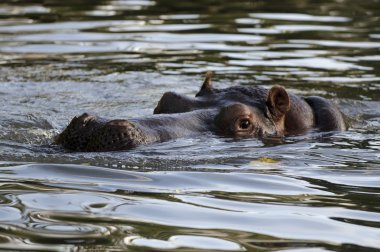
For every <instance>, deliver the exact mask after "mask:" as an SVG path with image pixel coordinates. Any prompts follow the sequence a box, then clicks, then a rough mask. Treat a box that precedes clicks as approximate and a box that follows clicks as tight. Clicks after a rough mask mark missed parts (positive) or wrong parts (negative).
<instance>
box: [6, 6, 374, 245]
mask: <svg viewBox="0 0 380 252" xmlns="http://www.w3.org/2000/svg"><path fill="white" fill-rule="evenodd" d="M379 6H380V2H379V1H377V0H365V1H360V2H359V1H354V0H337V1H302V2H300V1H292V0H285V1H221V0H220V1H207V0H205V1H193V2H189V1H182V2H181V1H180V2H179V1H163V0H156V1H149V0H138V1H126V0H116V1H109V0H96V1H65V2H62V1H55V0H51V1H45V2H44V3H43V4H42V3H41V1H26V0H18V1H5V2H4V1H2V2H1V3H0V106H1V108H2V109H1V110H0V248H1V249H6V250H11V249H15V250H28V251H30V250H38V251H43V250H46V251H51V250H57V251H78V250H79V251H82V250H83V251H87V250H91V249H93V251H94V250H96V249H98V250H99V251H104V250H113V251H126V250H127V251H202V250H204V251H223V250H224V251H313V252H314V251H376V250H379V249H380V242H379V241H380V211H379V209H380V203H379V202H380V135H379V129H380V112H379V111H380V64H379V62H380V28H379V27H380V18H379V17H380V8H379ZM209 70H212V71H214V72H215V80H214V85H215V86H217V87H230V86H235V85H260V86H263V87H267V88H269V87H270V86H272V85H274V84H281V85H283V86H285V87H286V88H287V89H288V90H290V91H291V92H294V93H296V94H299V95H320V96H323V97H326V98H329V99H331V100H333V102H335V103H336V104H338V106H339V107H340V108H341V109H342V111H344V112H345V114H346V115H347V116H348V117H349V119H350V123H351V128H350V130H349V131H347V132H341V133H337V132H334V133H326V134H317V133H313V134H308V135H306V136H299V137H289V138H286V139H284V141H283V142H282V143H273V142H271V143H267V142H262V141H260V140H255V139H249V140H242V141H236V140H234V139H229V138H221V137H217V136H214V135H212V134H207V135H202V136H199V137H195V138H191V139H188V138H185V139H177V140H173V141H169V142H165V143H157V144H153V145H150V146H141V147H138V148H136V149H133V150H130V151H120V152H101V153H73V152H68V151H65V150H63V149H61V148H60V147H59V146H54V145H52V141H53V138H54V136H55V135H56V134H57V133H59V132H60V131H61V130H62V129H63V128H64V127H65V126H66V125H67V123H68V122H69V120H70V119H71V118H72V117H73V116H75V115H78V114H81V113H83V112H90V113H94V114H97V115H101V116H103V117H107V118H110V119H116V118H132V117H140V116H147V115H151V114H152V112H153V108H154V107H155V105H156V103H157V101H158V100H159V98H160V97H161V95H162V94H163V93H164V92H166V91H176V92H178V93H182V94H186V95H190V96H193V95H195V93H196V92H197V91H198V89H199V87H200V85H201V83H202V79H203V74H204V73H205V72H206V71H209Z"/></svg>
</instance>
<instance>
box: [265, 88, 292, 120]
mask: <svg viewBox="0 0 380 252" xmlns="http://www.w3.org/2000/svg"><path fill="white" fill-rule="evenodd" d="M266 104H267V106H268V108H269V111H270V112H271V114H272V115H273V118H274V119H275V120H280V119H281V118H282V117H283V116H284V115H285V113H286V112H288V110H289V109H290V99H289V95H288V92H286V90H285V88H283V87H282V86H279V85H275V86H273V87H272V88H271V89H270V90H269V92H268V97H267V101H266Z"/></svg>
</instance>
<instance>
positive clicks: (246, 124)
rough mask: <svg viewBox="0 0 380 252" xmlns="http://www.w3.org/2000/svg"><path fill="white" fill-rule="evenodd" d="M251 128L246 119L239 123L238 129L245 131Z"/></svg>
mask: <svg viewBox="0 0 380 252" xmlns="http://www.w3.org/2000/svg"><path fill="white" fill-rule="evenodd" d="M250 126H251V122H250V121H249V120H248V119H243V120H241V121H240V122H239V128H240V129H243V130H246V129H248V128H249V127H250Z"/></svg>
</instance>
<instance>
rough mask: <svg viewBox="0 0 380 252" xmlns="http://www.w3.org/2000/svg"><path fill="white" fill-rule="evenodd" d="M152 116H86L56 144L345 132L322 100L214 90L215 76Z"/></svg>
mask: <svg viewBox="0 0 380 252" xmlns="http://www.w3.org/2000/svg"><path fill="white" fill-rule="evenodd" d="M154 114H155V115H153V116H148V117H145V118H137V119H128V120H124V119H123V120H105V119H101V118H99V117H96V116H92V115H88V114H83V115H81V116H79V117H75V118H74V119H73V120H72V121H71V122H70V124H69V125H68V126H67V127H66V129H65V130H64V131H63V132H62V133H61V134H59V136H58V137H57V139H56V143H59V144H61V145H63V146H64V147H65V148H67V149H71V150H76V151H110V150H125V149H130V148H133V147H135V146H138V145H143V144H149V143H152V142H162V141H167V140H170V139H175V138H179V137H185V136H194V135H197V134H202V133H204V132H213V133H215V134H218V135H221V136H228V137H234V138H253V137H258V138H263V137H266V136H271V137H272V136H277V137H283V136H286V135H293V134H302V133H304V132H307V131H308V130H310V129H312V128H318V129H320V130H323V131H331V130H345V129H346V125H345V122H344V120H343V117H342V114H341V113H340V111H339V110H338V109H337V108H336V107H335V106H334V105H333V104H331V103H330V102H328V101H327V100H326V99H324V98H321V97H315V96H314V97H305V98H304V97H298V96H296V95H294V94H291V93H288V92H287V91H286V90H285V89H284V88H283V87H282V86H278V85H275V86H273V87H272V88H270V89H269V90H268V89H265V88H263V87H259V86H237V87H229V88H224V89H217V88H213V87H212V84H211V74H210V73H208V74H207V75H206V79H205V81H204V83H203V85H202V87H201V89H200V91H199V92H198V93H197V94H196V95H195V97H187V96H184V95H181V94H177V93H174V92H167V93H165V94H164V95H163V96H162V98H161V99H160V101H159V102H158V104H157V106H156V108H155V109H154Z"/></svg>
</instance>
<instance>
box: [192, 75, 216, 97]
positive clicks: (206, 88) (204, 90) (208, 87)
mask: <svg viewBox="0 0 380 252" xmlns="http://www.w3.org/2000/svg"><path fill="white" fill-rule="evenodd" d="M212 75H213V74H212V72H211V71H208V72H207V73H206V77H205V80H204V81H203V85H202V87H201V89H200V90H199V92H198V93H197V94H196V95H195V96H202V95H204V94H208V93H211V92H212V82H211V78H212Z"/></svg>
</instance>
